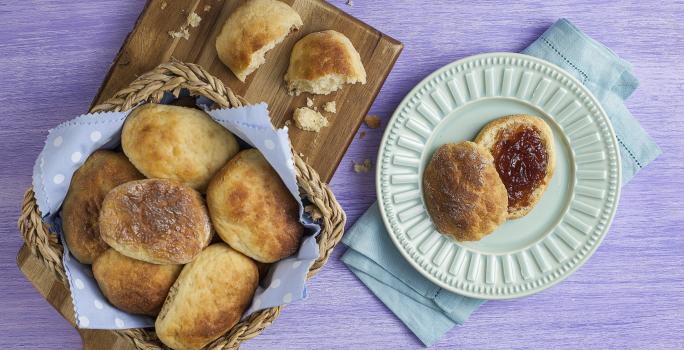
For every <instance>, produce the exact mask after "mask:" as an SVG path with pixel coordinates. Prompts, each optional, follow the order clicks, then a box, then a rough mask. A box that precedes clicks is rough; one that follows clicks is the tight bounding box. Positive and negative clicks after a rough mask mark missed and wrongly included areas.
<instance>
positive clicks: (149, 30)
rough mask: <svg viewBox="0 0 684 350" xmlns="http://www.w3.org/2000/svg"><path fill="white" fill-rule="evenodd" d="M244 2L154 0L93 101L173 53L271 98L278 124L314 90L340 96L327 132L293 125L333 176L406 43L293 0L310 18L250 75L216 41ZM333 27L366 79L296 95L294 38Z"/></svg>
mask: <svg viewBox="0 0 684 350" xmlns="http://www.w3.org/2000/svg"><path fill="white" fill-rule="evenodd" d="M243 2H244V1H243V0H226V1H224V0H218V1H217V0H189V1H166V0H150V1H148V2H147V4H146V5H145V7H144V8H143V10H142V12H141V14H140V17H139V18H138V20H137V23H136V25H135V28H134V29H133V30H132V31H131V33H130V35H129V36H128V37H127V38H126V41H125V42H124V45H123V46H122V48H121V50H120V51H119V53H118V54H117V56H116V59H115V61H114V63H113V64H112V67H111V69H110V70H109V73H108V74H107V78H106V79H105V81H104V83H103V84H102V86H101V87H100V91H99V92H98V94H97V96H96V97H95V99H94V100H93V105H95V104H98V103H101V102H103V101H104V100H106V99H107V98H109V97H111V96H112V95H114V93H116V92H117V91H119V90H120V89H122V88H124V87H126V86H127V85H128V84H130V82H131V81H132V80H133V79H135V77H137V76H139V75H141V74H143V73H145V72H147V71H149V70H151V69H153V68H154V67H156V66H157V65H159V64H160V63H163V62H167V61H169V60H171V59H177V60H180V61H183V62H192V63H197V64H199V65H201V66H202V67H204V68H205V69H207V70H208V71H209V72H210V73H211V74H213V75H214V76H216V77H218V78H219V79H221V81H223V82H224V83H225V84H226V85H227V86H228V87H230V88H231V89H232V90H233V92H235V93H236V94H238V95H240V96H242V97H244V98H246V99H247V101H250V102H251V103H257V102H262V101H263V102H266V103H268V109H269V112H270V116H271V120H272V121H273V124H274V125H276V126H277V127H282V126H283V125H284V124H285V122H286V121H287V120H290V119H291V118H292V112H293V111H294V110H295V109H296V108H298V107H302V106H306V98H307V97H312V98H313V100H314V102H315V105H316V106H321V105H322V104H323V103H325V102H328V101H335V103H336V105H337V113H335V114H334V115H333V116H331V117H329V118H328V119H329V125H328V127H326V128H323V129H322V130H321V131H320V132H318V133H315V132H308V131H303V130H300V129H298V128H296V127H294V126H292V127H290V141H291V142H292V146H293V148H294V149H295V151H297V152H300V153H302V154H303V155H304V159H306V160H307V162H308V164H309V165H311V166H312V167H313V168H314V169H316V171H318V174H319V175H320V176H321V178H322V179H323V180H325V181H327V180H330V178H331V177H332V175H333V173H334V172H335V169H336V168H337V164H338V163H339V162H340V160H341V159H342V156H343V155H344V152H345V151H346V150H347V146H348V145H349V143H351V141H352V139H353V138H354V134H355V133H356V130H357V129H358V127H359V125H360V124H361V122H362V120H363V118H364V117H365V116H366V113H367V112H368V109H369V108H370V106H371V104H372V102H373V100H374V99H375V96H376V95H377V94H378V92H379V91H380V87H382V84H383V83H384V81H385V78H386V77H387V74H389V72H390V70H391V68H392V66H393V65H394V62H395V61H396V59H397V57H398V56H399V53H400V52H401V49H402V45H401V44H400V43H399V42H398V41H396V40H394V39H392V38H390V37H389V36H387V35H384V34H382V33H380V32H379V31H377V30H375V29H373V28H372V27H370V26H368V25H367V24H365V23H363V22H361V21H359V20H357V19H355V18H353V17H351V16H349V15H347V14H346V13H344V12H342V11H340V10H339V9H338V8H336V7H335V6H332V5H330V4H328V3H326V2H325V1H322V0H287V1H286V2H287V3H289V4H290V5H291V6H292V7H293V8H294V9H295V10H296V11H297V13H299V15H300V16H301V17H302V21H303V22H304V26H302V28H301V29H300V30H298V31H296V32H294V33H291V34H290V35H288V36H287V37H286V38H285V40H284V41H283V42H282V43H281V44H279V45H278V46H276V47H275V48H274V49H272V50H271V51H269V52H268V53H267V55H266V63H264V64H263V65H262V66H260V67H259V69H257V70H256V72H254V73H252V74H251V75H249V77H248V78H247V80H246V81H245V82H244V83H243V82H241V81H240V80H238V79H237V78H236V77H235V75H234V74H233V73H232V72H231V71H230V70H229V69H228V68H227V67H226V66H225V65H224V64H223V63H222V62H221V61H220V60H219V58H218V56H217V53H216V45H215V43H216V37H217V36H218V34H219V33H220V32H221V28H222V26H223V23H225V21H226V18H228V16H229V15H230V14H231V13H232V12H233V11H234V10H235V8H236V7H237V6H239V5H240V4H241V3H243ZM193 12H194V13H196V14H197V15H198V16H200V17H201V18H202V20H201V21H200V23H199V25H198V26H197V27H192V26H189V25H188V24H187V18H188V15H189V14H190V13H193ZM180 28H186V29H187V30H188V32H189V34H190V37H189V39H184V38H172V37H171V36H170V35H169V34H168V32H169V31H173V32H176V31H179V30H180ZM326 29H334V30H336V31H338V32H340V33H343V34H344V35H346V36H347V37H348V38H349V40H351V42H352V43H353V44H354V47H355V48H356V50H357V51H358V52H359V54H360V55H361V61H362V62H363V65H364V67H365V69H366V74H367V81H366V84H364V85H361V84H355V85H351V86H346V87H344V88H343V89H342V90H340V91H337V92H334V93H331V94H329V95H318V96H312V95H310V94H301V95H299V96H291V95H289V94H288V93H287V88H286V86H285V83H284V80H283V76H285V72H286V71H287V67H288V64H289V60H290V52H291V51H292V46H294V44H295V43H296V42H297V41H298V40H299V39H301V38H302V37H303V36H305V35H307V34H309V33H313V32H318V31H321V30H326Z"/></svg>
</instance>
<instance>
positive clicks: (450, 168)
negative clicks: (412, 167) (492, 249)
mask: <svg viewBox="0 0 684 350" xmlns="http://www.w3.org/2000/svg"><path fill="white" fill-rule="evenodd" d="M423 195H424V199H425V205H426V207H427V210H428V212H429V213H430V217H431V218H432V222H433V223H434V224H435V226H436V227H437V230H438V231H439V232H441V233H443V234H446V235H449V236H451V237H453V238H455V239H456V240H458V241H477V240H480V239H482V238H483V237H484V236H486V235H488V234H489V233H491V232H492V231H494V230H495V229H496V228H497V227H498V226H499V225H501V224H502V223H503V222H504V221H505V220H506V214H507V212H506V209H507V207H508V197H507V194H506V187H504V184H503V182H501V179H500V178H499V174H498V173H497V172H496V169H495V168H494V164H493V158H492V155H491V154H490V153H489V152H488V151H487V150H486V149H485V148H483V147H481V146H479V145H477V144H475V143H473V142H470V141H463V142H460V143H451V144H445V145H442V146H441V147H440V148H438V149H437V151H435V153H434V154H433V155H432V158H431V159H430V162H429V163H428V165H427V167H426V168H425V171H424V173H423Z"/></svg>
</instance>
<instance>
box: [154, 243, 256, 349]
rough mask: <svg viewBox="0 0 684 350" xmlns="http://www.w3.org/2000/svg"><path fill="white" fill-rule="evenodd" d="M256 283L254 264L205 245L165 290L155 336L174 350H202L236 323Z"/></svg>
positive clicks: (230, 251)
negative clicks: (168, 288)
mask: <svg viewBox="0 0 684 350" xmlns="http://www.w3.org/2000/svg"><path fill="white" fill-rule="evenodd" d="M258 281H259V273H258V271H257V266H256V264H255V263H254V261H252V260H251V259H250V258H248V257H246V256H244V255H242V254H240V253H239V252H237V251H235V250H233V249H231V248H230V247H228V246H227V245H226V244H225V243H216V244H212V245H210V246H209V247H207V248H206V249H205V250H204V251H202V253H201V254H200V255H199V256H198V257H197V259H195V260H194V261H193V262H191V263H189V264H187V265H185V267H184V268H183V271H181V274H180V276H179V277H178V279H177V280H176V283H174V285H173V287H171V291H170V292H169V295H168V297H167V298H166V301H165V302H164V306H163V307H162V310H161V312H160V313H159V316H158V317H157V321H156V322H155V324H154V326H155V331H156V332H157V336H158V337H159V339H160V340H161V341H162V343H164V344H166V345H167V346H169V347H171V348H173V349H176V350H195V349H200V348H202V347H203V346H205V345H207V344H209V343H210V342H211V341H212V340H214V339H216V338H218V337H219V336H221V335H222V334H224V333H226V332H227V331H228V330H230V329H231V328H233V326H234V325H235V324H236V323H237V322H238V321H239V320H240V317H242V314H243V313H244V312H245V310H246V309H247V307H248V306H249V304H250V303H251V301H252V297H253V296H254V291H255V290H256V287H257V283H258Z"/></svg>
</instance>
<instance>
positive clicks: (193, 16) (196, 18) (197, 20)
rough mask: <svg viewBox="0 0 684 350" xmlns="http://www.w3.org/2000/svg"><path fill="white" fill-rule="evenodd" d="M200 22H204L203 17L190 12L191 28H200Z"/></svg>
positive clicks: (189, 22) (189, 21)
mask: <svg viewBox="0 0 684 350" xmlns="http://www.w3.org/2000/svg"><path fill="white" fill-rule="evenodd" d="M200 22H202V17H200V16H198V15H197V14H196V13H194V12H190V14H189V15H188V24H189V25H190V26H191V27H193V28H195V27H197V26H199V24H200Z"/></svg>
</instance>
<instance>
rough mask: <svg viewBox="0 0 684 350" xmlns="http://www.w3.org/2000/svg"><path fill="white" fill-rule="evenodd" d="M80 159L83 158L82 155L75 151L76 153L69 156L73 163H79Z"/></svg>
mask: <svg viewBox="0 0 684 350" xmlns="http://www.w3.org/2000/svg"><path fill="white" fill-rule="evenodd" d="M81 158H83V155H82V154H81V152H78V151H77V152H74V153H72V154H71V161H72V162H74V163H78V162H80V161H81Z"/></svg>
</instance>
